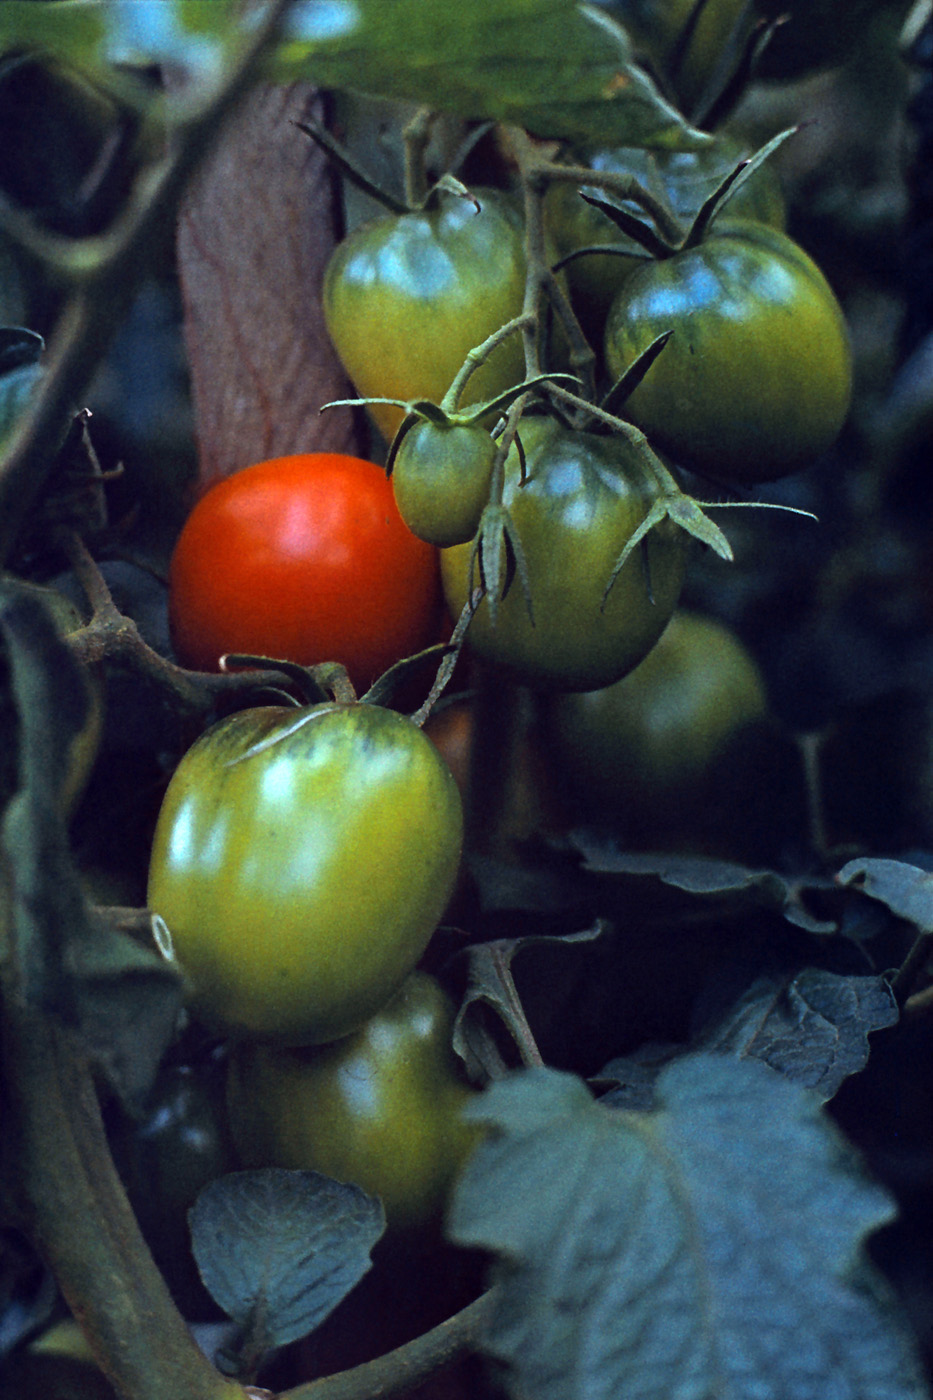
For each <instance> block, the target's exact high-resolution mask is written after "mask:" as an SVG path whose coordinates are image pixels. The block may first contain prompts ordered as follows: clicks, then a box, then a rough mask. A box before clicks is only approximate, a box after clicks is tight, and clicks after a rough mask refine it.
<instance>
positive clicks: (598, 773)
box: [549, 612, 768, 823]
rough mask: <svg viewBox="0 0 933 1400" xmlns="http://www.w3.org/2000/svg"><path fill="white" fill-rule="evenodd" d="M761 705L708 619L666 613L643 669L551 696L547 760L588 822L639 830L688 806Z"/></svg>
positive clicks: (759, 686)
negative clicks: (624, 818)
mask: <svg viewBox="0 0 933 1400" xmlns="http://www.w3.org/2000/svg"><path fill="white" fill-rule="evenodd" d="M767 709H768V701H767V696H766V693H765V687H764V682H763V681H762V678H761V675H760V673H759V671H758V667H757V666H756V664H755V662H754V661H753V660H752V658H751V656H749V654H748V652H747V651H746V650H745V648H744V646H743V645H742V643H741V642H740V641H739V639H738V638H737V637H736V636H735V634H734V633H733V632H731V631H730V630H729V628H728V627H725V626H724V625H723V624H722V623H721V622H717V621H715V620H714V619H713V618H708V617H700V616H698V615H697V614H695V613H689V612H676V613H675V614H674V616H673V617H672V618H671V621H670V623H669V625H668V627H667V628H666V630H665V631H664V633H663V634H662V636H661V637H660V639H659V640H658V642H657V645H656V646H655V647H654V648H653V649H652V650H651V651H650V652H649V653H648V655H647V656H646V657H645V659H644V661H642V662H641V664H640V665H639V666H636V668H635V670H634V671H632V673H631V674H630V675H628V676H626V677H625V678H624V680H621V681H619V682H618V683H617V684H615V685H610V686H607V687H606V688H605V689H603V690H592V691H589V692H588V693H587V694H585V695H560V696H556V697H555V698H554V700H553V702H552V704H551V707H550V711H549V733H550V736H551V739H552V741H553V745H554V749H553V752H554V755H555V761H556V763H557V765H558V767H559V770H560V772H561V774H562V775H563V781H565V782H567V783H569V784H570V786H571V788H572V789H573V791H574V792H575V793H576V794H577V795H578V797H579V798H580V800H581V802H582V804H583V807H584V809H585V810H586V812H587V814H588V815H592V814H593V812H594V811H596V812H598V811H608V812H610V813H611V812H623V813H626V812H627V813H628V814H629V815H630V816H632V817H634V818H637V819H639V820H640V821H642V822H644V821H645V820H647V821H648V822H649V823H650V822H652V821H653V819H654V818H656V817H658V816H659V815H661V814H664V813H666V812H667V811H668V810H670V809H671V808H672V807H678V806H680V805H682V804H684V803H685V802H688V801H690V800H691V799H692V798H693V797H694V796H695V795H696V794H697V793H698V791H699V790H700V789H701V787H702V784H703V782H704V781H705V779H706V777H707V776H708V774H709V773H710V772H711V770H712V768H713V766H714V764H715V763H716V761H717V759H718V758H719V756H720V754H721V753H722V752H723V751H724V749H725V748H726V746H727V745H728V743H729V741H730V740H731V739H732V738H733V737H734V736H735V735H736V733H737V732H738V731H739V730H740V729H742V728H743V727H745V726H746V725H749V724H751V723H753V722H754V721H756V720H759V719H762V718H763V717H764V716H765V714H766V713H767Z"/></svg>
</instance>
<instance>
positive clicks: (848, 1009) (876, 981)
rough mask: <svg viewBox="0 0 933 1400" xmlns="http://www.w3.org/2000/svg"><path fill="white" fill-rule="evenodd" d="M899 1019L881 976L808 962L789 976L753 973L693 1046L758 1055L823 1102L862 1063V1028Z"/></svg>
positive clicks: (876, 1028) (865, 1036) (874, 1027)
mask: <svg viewBox="0 0 933 1400" xmlns="http://www.w3.org/2000/svg"><path fill="white" fill-rule="evenodd" d="M898 1018H899V1011H898V1006H897V1001H896V999H895V997H894V994H893V992H892V991H891V987H890V985H889V983H888V982H887V981H886V980H885V978H883V977H851V976H842V975H840V974H839V973H836V972H828V971H826V970H824V969H823V968H817V967H807V968H804V969H803V970H802V971H801V972H798V973H797V974H796V976H793V977H787V976H779V975H769V976H767V977H760V978H758V980H757V981H756V982H755V983H754V984H753V985H752V986H751V987H749V989H748V991H746V992H745V993H744V994H743V995H742V996H741V997H740V998H739V999H738V1001H737V1002H736V1003H735V1004H734V1005H733V1006H732V1007H731V1008H730V1009H729V1011H728V1012H727V1013H726V1015H725V1016H723V1017H722V1018H721V1019H720V1020H719V1021H718V1022H717V1023H716V1025H715V1026H712V1027H711V1028H710V1029H709V1030H708V1031H707V1032H706V1033H705V1034H704V1035H703V1037H702V1039H701V1042H700V1047H699V1048H702V1049H704V1050H706V1051H709V1052H714V1053H716V1054H720V1055H737V1056H739V1058H741V1059H755V1060H762V1061H763V1062H764V1063H765V1064H766V1065H770V1066H771V1068H772V1069H775V1070H777V1071H778V1072H779V1073H780V1074H783V1075H784V1076H785V1077H786V1078H788V1079H791V1080H793V1082H794V1083H795V1084H800V1085H802V1086H804V1087H805V1088H808V1089H812V1090H814V1091H815V1092H816V1093H817V1094H818V1095H819V1097H820V1099H821V1101H823V1102H826V1101H827V1100H828V1099H831V1098H832V1097H833V1095H834V1094H835V1093H836V1092H837V1091H838V1089H839V1088H840V1086H841V1085H842V1084H843V1082H844V1081H845V1080H846V1079H848V1077H849V1076H850V1075H852V1074H858V1073H859V1072H860V1071H861V1070H863V1069H864V1068H865V1066H866V1064H867V1063H868V1053H869V1042H868V1037H869V1035H871V1034H872V1033H873V1032H874V1031H879V1030H884V1029H885V1028H886V1027H888V1026H894V1025H896V1024H897V1021H898Z"/></svg>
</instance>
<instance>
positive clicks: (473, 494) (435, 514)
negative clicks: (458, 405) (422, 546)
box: [392, 421, 496, 546]
mask: <svg viewBox="0 0 933 1400" xmlns="http://www.w3.org/2000/svg"><path fill="white" fill-rule="evenodd" d="M495 455H496V444H495V443H494V441H493V440H492V438H491V437H490V436H489V434H488V433H487V432H486V430H485V428H482V427H480V426H479V425H478V424H467V423H453V424H450V425H449V426H448V425H441V424H438V423H429V422H426V421H422V422H420V423H416V424H415V425H414V427H412V428H410V429H409V431H408V432H407V433H406V434H405V436H404V437H403V439H402V442H401V445H400V447H399V449H398V453H397V455H396V458H395V464H394V466H393V468H392V486H393V490H394V491H395V502H396V505H397V506H398V508H399V512H400V514H401V517H402V519H403V520H404V521H405V524H406V525H407V526H408V528H409V529H410V530H411V531H412V533H413V534H415V535H417V536H418V538H419V539H422V540H427V541H428V542H429V543H430V544H435V545H440V546H447V545H452V544H462V543H463V542H464V541H465V540H471V539H472V538H473V536H474V534H475V533H476V527H477V526H478V524H479V518H480V516H481V515H482V513H483V507H484V506H485V504H486V501H487V500H488V498H489V483H490V481H491V479H492V466H493V459H494V457H495Z"/></svg>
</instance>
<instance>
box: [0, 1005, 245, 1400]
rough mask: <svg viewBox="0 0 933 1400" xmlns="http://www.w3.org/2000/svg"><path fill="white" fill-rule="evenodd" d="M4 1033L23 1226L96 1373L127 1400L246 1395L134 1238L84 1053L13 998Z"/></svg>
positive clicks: (227, 1399)
mask: <svg viewBox="0 0 933 1400" xmlns="http://www.w3.org/2000/svg"><path fill="white" fill-rule="evenodd" d="M4 1039H5V1044H4V1050H5V1057H4V1064H5V1068H6V1074H7V1087H8V1090H9V1093H10V1096H11V1100H12V1110H13V1114H14V1124H15V1127H14V1129H13V1131H14V1132H15V1133H16V1137H17V1156H16V1162H17V1171H18V1192H19V1196H20V1199H21V1202H22V1208H23V1210H24V1214H25V1222H26V1226H27V1228H28V1229H29V1232H30V1234H31V1236H32V1238H33V1241H34V1243H35V1244H36V1246H37V1248H38V1249H39V1251H40V1253H41V1254H42V1255H43V1256H44V1258H45V1260H46V1262H47V1263H48V1265H49V1267H50V1268H51V1269H52V1272H53V1273H54V1274H55V1277H56V1279H57V1281H58V1283H59V1286H60V1287H61V1290H62V1293H63V1294H64V1296H65V1299H66V1301H67V1302H68V1304H69V1306H70V1307H71V1309H72V1312H73V1313H74V1315H75V1317H76V1318H77V1320H78V1322H79V1323H80V1325H81V1327H82V1329H83V1331H84V1332H85V1334H86V1336H87V1338H88V1340H89V1342H90V1345H91V1347H92V1349H93V1351H94V1354H95V1357H96V1359H97V1361H98V1363H99V1365H100V1366H101V1368H102V1370H103V1371H104V1372H105V1374H106V1375H107V1376H108V1378H109V1379H110V1380H111V1381H112V1383H113V1385H114V1386H115V1387H116V1389H117V1390H118V1391H119V1393H120V1394H121V1395H125V1396H132V1398H133V1400H177V1397H178V1396H181V1395H183V1396H185V1397H186V1400H235V1397H240V1400H242V1396H243V1391H242V1388H241V1387H240V1386H239V1385H236V1384H235V1383H233V1382H231V1381H229V1380H226V1379H225V1378H224V1377H222V1376H221V1375H220V1374H219V1373H218V1372H217V1371H215V1370H214V1368H213V1367H212V1366H211V1365H210V1363H209V1362H208V1360H207V1359H206V1357H205V1356H204V1355H203V1354H202V1352H201V1351H200V1349H199V1348H198V1346H197V1344H196V1343H195V1341H194V1339H193V1338H192V1336H191V1333H190V1332H189V1331H188V1328H187V1326H186V1324H185V1322H184V1319H183V1318H182V1317H181V1314H180V1313H179V1312H178V1310H177V1308H176V1307H175V1304H174V1302H173V1301H172V1298H171V1295H170V1294H169V1292H168V1289H167V1288H166V1286H165V1282H164V1280H163V1278H162V1276H161V1274H160V1273H159V1271H158V1269H157V1268H156V1266H155V1264H154V1262H153V1259H152V1256H151V1254H150V1253H149V1249H148V1247H147V1245H146V1243H145V1241H144V1240H143V1237H142V1235H141V1234H140V1231H139V1227H138V1225H137V1223H136V1218H135V1216H134V1214H133V1212H132V1209H131V1208H130V1205H129V1202H128V1200H127V1198H126V1192H125V1191H124V1189H123V1184H122V1182H121V1181H120V1178H119V1176H118V1175H117V1172H116V1168H115V1167H114V1164H113V1159H112V1157H111V1155H110V1149H109V1147H108V1145H107V1139H106V1135H105V1133H104V1128H103V1123H102V1122H101V1116H100V1108H99V1105H98V1102H97V1094H96V1091H95V1088H94V1080H93V1075H92V1072H91V1068H90V1066H89V1064H88V1061H87V1059H86V1056H85V1054H84V1052H83V1050H82V1048H81V1047H80V1045H79V1044H78V1043H77V1041H76V1040H75V1039H74V1037H73V1036H71V1035H70V1034H69V1033H68V1032H67V1031H65V1030H64V1029H62V1028H59V1027H58V1026H56V1025H55V1024H53V1022H52V1021H51V1020H49V1019H47V1018H46V1017H44V1016H42V1015H41V1014H39V1013H37V1012H35V1011H31V1010H26V1009H23V1008H22V1007H19V1006H17V1005H15V1004H14V1003H12V1001H10V1002H8V1003H7V1004H6V1005H5V1006H4ZM7 1131H9V1129H8V1130H7Z"/></svg>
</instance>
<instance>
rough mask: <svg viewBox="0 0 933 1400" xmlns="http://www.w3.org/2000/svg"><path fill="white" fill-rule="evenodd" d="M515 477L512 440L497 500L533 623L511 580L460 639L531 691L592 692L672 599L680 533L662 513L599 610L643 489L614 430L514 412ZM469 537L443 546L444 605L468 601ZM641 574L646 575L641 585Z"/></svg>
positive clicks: (642, 644) (648, 638)
mask: <svg viewBox="0 0 933 1400" xmlns="http://www.w3.org/2000/svg"><path fill="white" fill-rule="evenodd" d="M521 438H522V442H523V444H524V448H525V454H526V480H525V483H524V485H522V484H521V483H520V471H519V458H518V453H517V452H516V450H515V448H514V447H513V448H512V451H511V452H510V454H509V457H508V460H507V462H506V475H505V487H504V491H503V504H504V505H505V506H506V507H507V509H508V511H509V515H510V517H511V520H512V523H513V525H514V527H515V530H516V532H517V534H518V537H519V540H520V542H521V545H522V549H523V552H524V556H525V561H526V564H527V568H528V578H529V584H530V589H531V598H532V604H533V609H534V622H533V623H532V621H531V619H530V618H529V615H528V610H527V607H526V603H525V597H524V592H523V590H522V587H521V584H520V583H519V581H518V579H517V578H516V579H515V581H514V582H513V584H512V587H511V589H510V590H509V592H508V594H507V595H506V597H505V599H504V600H503V601H502V603H501V604H500V606H499V608H498V610H497V614H496V621H495V625H493V622H492V620H491V618H490V615H489V606H488V602H487V601H486V600H485V599H484V600H483V601H482V602H481V603H480V606H479V608H478V610H477V612H476V615H475V616H474V618H473V620H472V622H471V623H470V629H469V632H468V633H467V640H468V644H469V647H470V648H471V650H472V651H473V652H474V653H475V654H476V655H478V656H479V657H480V658H481V659H483V660H485V661H492V662H495V663H497V664H498V665H501V666H504V667H505V668H506V669H508V670H509V671H510V672H511V673H512V674H513V675H514V676H515V677H516V678H517V679H518V680H520V681H522V682H523V683H525V684H527V685H530V686H532V687H537V688H545V689H547V688H550V687H554V688H557V689H564V690H592V689H593V688H594V687H595V686H599V685H609V684H610V682H612V681H614V680H618V679H619V678H620V677H621V676H623V675H625V673H626V672H627V671H630V670H631V669H632V667H633V666H636V665H637V664H638V662H639V661H640V660H641V658H642V657H643V656H644V655H645V653H646V652H647V651H648V650H649V649H650V648H651V647H652V646H653V644H654V642H655V641H656V640H657V638H658V637H659V636H660V634H661V632H662V631H663V629H664V627H665V626H666V624H667V622H668V619H669V618H670V615H671V613H672V611H673V609H674V607H675V606H676V603H677V600H678V598H679V596H680V590H681V586H682V584H683V578H684V571H685V568H686V559H687V548H688V536H687V535H686V534H685V533H684V531H683V530H681V529H680V527H679V526H676V525H673V524H672V523H671V522H669V521H664V522H663V523H662V524H661V525H659V526H657V527H656V528H655V529H653V530H651V531H650V533H649V535H648V538H647V546H646V548H647V567H646V561H645V559H644V558H643V557H642V555H641V553H640V551H639V550H637V549H636V550H635V551H634V553H633V554H632V555H630V557H629V558H628V560H627V561H626V563H625V566H624V567H623V569H622V571H621V573H620V574H619V576H618V578H617V579H616V581H615V583H614V584H613V587H612V590H611V591H610V593H609V597H608V599H607V600H606V603H605V606H603V595H604V592H605V588H606V584H607V583H608V581H609V578H610V575H611V573H612V570H613V568H614V566H615V563H616V561H617V559H618V557H619V555H620V554H621V553H622V550H623V548H624V547H625V545H626V543H627V542H628V540H629V539H630V538H631V536H632V534H633V533H634V531H635V530H636V528H637V527H638V525H640V524H641V522H642V520H643V519H644V518H645V516H646V515H647V513H648V511H649V509H650V507H651V505H652V503H653V500H654V495H653V488H652V487H651V486H650V485H649V484H648V483H647V482H646V481H645V478H644V476H643V475H642V474H640V472H639V470H637V469H636V468H635V467H634V466H633V462H634V449H633V448H631V447H630V446H629V445H628V444H627V443H626V442H625V441H624V439H622V438H619V437H615V438H610V437H598V436H596V435H595V434H592V433H580V432H573V431H571V430H570V429H566V428H563V427H562V426H561V425H560V424H559V423H557V422H556V421H555V420H554V419H550V418H528V419H525V420H523V422H522V426H521ZM471 553H472V544H463V545H457V546H455V547H454V548H452V549H447V550H444V551H443V552H442V556H441V573H442V577H443V581H444V591H445V595H446V598H447V603H448V606H449V607H450V609H451V612H452V613H453V614H454V615H455V616H456V615H457V614H458V613H459V612H460V610H461V609H462V607H463V605H464V603H465V602H466V598H467V590H468V587H469V581H470V558H471ZM649 581H650V582H649Z"/></svg>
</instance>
